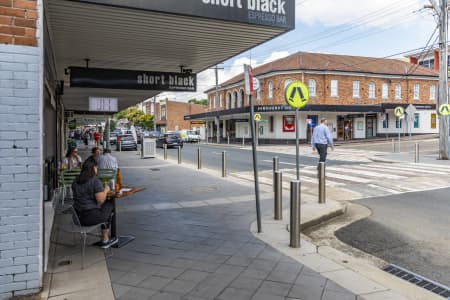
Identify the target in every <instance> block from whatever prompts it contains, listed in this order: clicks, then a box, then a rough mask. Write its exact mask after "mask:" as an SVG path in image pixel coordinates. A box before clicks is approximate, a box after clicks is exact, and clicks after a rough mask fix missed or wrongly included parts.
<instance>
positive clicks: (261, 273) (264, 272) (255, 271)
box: [241, 268, 270, 279]
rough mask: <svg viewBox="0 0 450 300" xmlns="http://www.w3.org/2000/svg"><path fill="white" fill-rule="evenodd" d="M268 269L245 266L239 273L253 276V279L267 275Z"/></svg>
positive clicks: (263, 277)
mask: <svg viewBox="0 0 450 300" xmlns="http://www.w3.org/2000/svg"><path fill="white" fill-rule="evenodd" d="M269 274H270V270H258V269H252V268H247V269H246V270H244V272H242V273H241V275H242V276H245V277H250V278H255V279H265V278H266V277H267V276H269Z"/></svg>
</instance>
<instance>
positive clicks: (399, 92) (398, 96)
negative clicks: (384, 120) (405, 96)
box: [395, 83, 402, 100]
mask: <svg viewBox="0 0 450 300" xmlns="http://www.w3.org/2000/svg"><path fill="white" fill-rule="evenodd" d="M400 99H402V86H401V85H400V83H396V84H395V100H400Z"/></svg>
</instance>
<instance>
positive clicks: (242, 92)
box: [239, 89, 245, 107]
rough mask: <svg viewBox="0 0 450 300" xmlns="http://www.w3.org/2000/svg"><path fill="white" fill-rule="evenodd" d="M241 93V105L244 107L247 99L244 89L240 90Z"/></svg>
mask: <svg viewBox="0 0 450 300" xmlns="http://www.w3.org/2000/svg"><path fill="white" fill-rule="evenodd" d="M239 95H240V96H239V98H240V99H239V100H240V106H241V107H244V99H245V94H244V90H242V89H241V90H240V91H239Z"/></svg>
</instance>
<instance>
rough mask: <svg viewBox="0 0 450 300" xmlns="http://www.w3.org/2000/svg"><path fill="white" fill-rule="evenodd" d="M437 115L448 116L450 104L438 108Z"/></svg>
mask: <svg viewBox="0 0 450 300" xmlns="http://www.w3.org/2000/svg"><path fill="white" fill-rule="evenodd" d="M439 114H441V115H442V116H448V115H450V104H442V105H441V106H439Z"/></svg>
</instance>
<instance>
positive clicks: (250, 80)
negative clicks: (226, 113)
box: [244, 65, 255, 95]
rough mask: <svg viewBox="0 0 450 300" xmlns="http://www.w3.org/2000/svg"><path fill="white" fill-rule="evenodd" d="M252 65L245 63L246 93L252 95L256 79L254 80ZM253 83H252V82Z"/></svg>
mask: <svg viewBox="0 0 450 300" xmlns="http://www.w3.org/2000/svg"><path fill="white" fill-rule="evenodd" d="M253 78H254V77H253V71H252V67H250V66H249V65H244V82H245V93H246V94H247V95H252V94H253V92H254V91H255V90H254V88H253V87H254V80H253ZM250 83H251V84H250Z"/></svg>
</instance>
